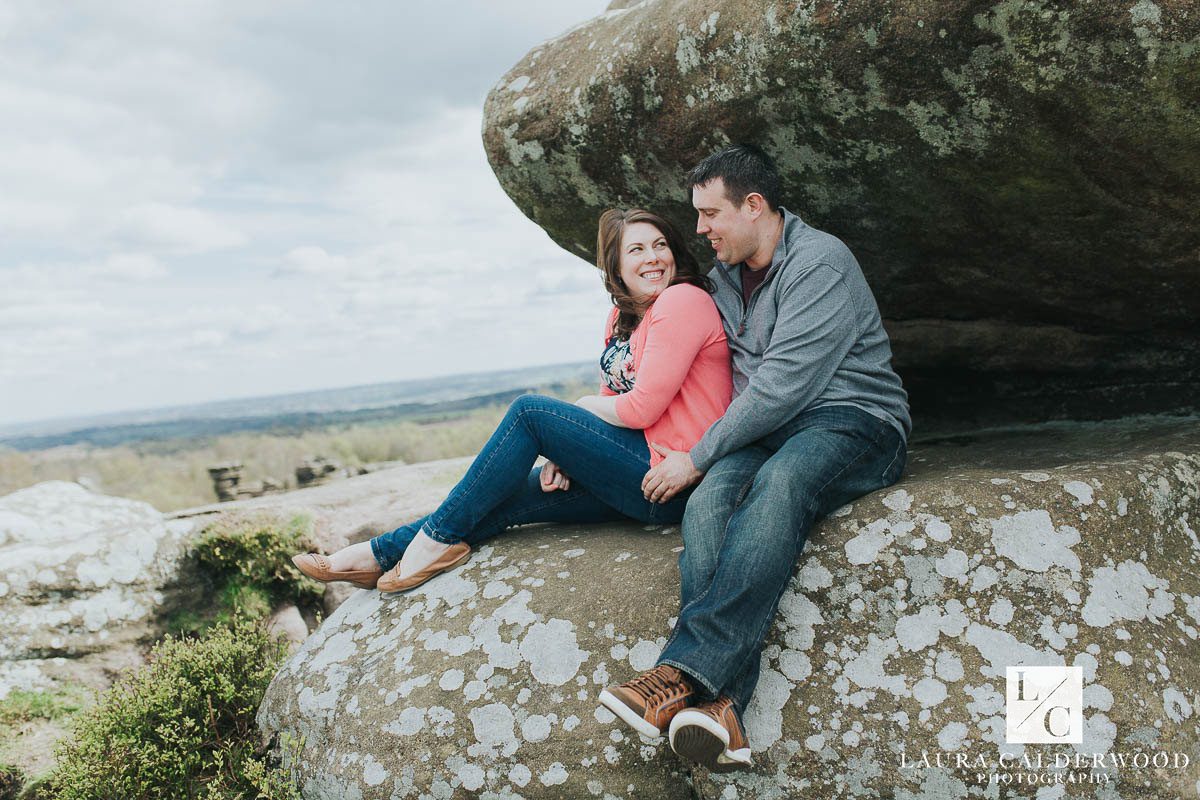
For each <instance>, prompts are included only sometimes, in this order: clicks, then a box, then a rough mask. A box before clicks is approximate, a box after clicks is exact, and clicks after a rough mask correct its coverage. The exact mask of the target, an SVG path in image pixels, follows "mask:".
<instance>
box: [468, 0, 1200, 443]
mask: <svg viewBox="0 0 1200 800" xmlns="http://www.w3.org/2000/svg"><path fill="white" fill-rule="evenodd" d="M483 140H484V144H485V147H486V150H487V153H488V158H489V160H490V161H491V164H492V167H493V169H494V170H495V173H496V176H497V177H498V178H499V180H500V183H501V185H502V186H503V187H504V189H505V190H506V191H507V192H508V194H509V195H510V196H511V197H512V199H513V200H514V202H515V203H516V204H517V206H518V207H519V208H520V209H521V210H522V211H523V212H524V213H525V214H526V215H528V216H529V217H530V218H531V219H532V220H533V221H534V222H536V223H537V224H538V225H540V226H541V227H542V228H544V229H545V230H546V232H547V233H549V235H550V236H551V237H552V238H553V239H554V240H555V241H556V242H558V243H559V244H560V245H562V246H563V247H564V248H566V249H567V250H568V251H570V252H572V253H575V254H577V255H580V256H582V257H584V258H588V259H590V258H591V257H592V254H593V249H594V242H595V236H596V234H595V230H596V220H597V218H598V216H599V214H600V212H601V211H602V210H603V209H605V208H606V207H610V206H614V205H617V206H628V205H641V206H647V207H650V208H653V209H656V210H659V211H661V212H663V213H665V214H666V215H667V216H669V217H670V218H672V219H673V220H674V221H675V222H677V223H678V224H679V225H680V226H681V227H682V228H683V229H684V230H690V229H692V228H693V227H694V225H695V214H694V212H693V211H692V210H691V208H690V205H689V202H688V197H687V195H686V193H685V192H684V191H683V189H682V176H683V175H684V174H685V172H686V171H687V169H688V168H690V167H691V166H692V165H694V164H695V163H696V162H697V161H698V160H699V159H700V158H701V157H703V156H705V155H707V154H708V153H710V152H712V151H713V150H715V149H717V148H718V147H720V146H723V145H725V144H727V143H729V142H731V141H752V142H756V143H758V144H760V145H762V146H763V147H764V148H765V149H766V150H768V151H769V152H770V153H772V154H773V155H774V156H775V158H776V159H777V160H778V162H779V164H780V167H781V169H782V173H783V178H784V184H785V192H784V195H785V198H786V205H787V206H788V207H789V208H790V209H791V210H792V211H794V212H796V213H798V214H800V215H801V216H802V217H803V218H805V219H806V220H808V221H809V222H811V223H812V224H814V225H816V226H818V227H821V228H823V229H826V230H828V231H830V232H832V233H834V234H835V235H837V236H839V237H841V238H842V239H843V240H845V241H846V242H847V243H848V244H849V245H850V247H851V249H852V250H853V251H854V253H855V254H856V255H857V256H858V258H859V260H860V262H861V263H862V265H863V268H864V271H865V272H866V274H867V277H868V279H869V280H870V282H871V284H872V286H873V288H874V290H875V293H876V296H877V298H878V300H879V304H880V307H881V309H882V312H883V315H884V318H885V323H886V326H887V329H888V331H889V333H890V334H891V336H892V339H893V344H894V350H895V357H896V365H897V367H898V369H899V371H900V372H901V374H902V376H903V377H904V379H905V382H906V385H907V386H908V387H909V388H910V389H911V390H912V395H913V399H914V410H915V412H916V414H917V415H918V416H920V417H925V418H929V417H932V416H935V415H938V414H942V415H949V414H954V415H957V416H962V417H975V418H989V419H999V418H1004V417H1012V418H1018V417H1024V418H1027V419H1040V418H1044V417H1045V416H1047V415H1052V416H1061V417H1074V418H1079V417H1089V418H1096V417H1101V416H1111V415H1113V414H1114V413H1115V412H1120V411H1130V410H1164V409H1170V408H1178V407H1191V408H1194V407H1195V399H1194V398H1195V396H1196V390H1197V388H1200V328H1197V327H1196V325H1195V320H1196V319H1197V317H1200V256H1198V253H1200V203H1198V202H1197V198H1198V197H1200V156H1198V155H1197V154H1200V14H1197V13H1196V9H1195V6H1194V4H1193V3H1189V2H1174V1H1168V0H1160V2H1154V0H1136V2H1135V1H1134V0H1129V2H1126V3H1096V2H1092V3H1053V2H1014V0H972V1H971V2H960V1H959V0H955V1H954V2H951V1H950V0H938V1H936V2H930V3H920V4H915V3H901V4H895V3H880V2H875V1H874V0H839V2H831V1H830V0H803V1H802V2H798V3H786V4H778V3H773V2H743V1H742V0H718V1H717V2H705V3H700V2H687V1H686V0H645V1H644V2H640V3H624V2H617V3H613V4H612V6H610V10H608V11H607V12H606V13H604V14H602V15H601V16H599V17H597V18H595V19H592V20H590V21H588V22H586V23H584V24H581V25H579V26H577V27H575V28H573V29H571V30H569V31H567V32H566V33H564V34H562V35H561V36H559V37H558V38H556V39H553V40H551V41H548V42H545V43H544V44H542V45H540V46H538V47H536V48H534V49H533V50H532V51H531V52H530V53H529V54H528V55H526V56H525V57H524V58H522V59H521V60H520V61H519V62H518V63H517V64H516V65H515V66H514V67H513V68H512V69H511V70H509V72H508V73H507V74H506V75H504V77H503V78H501V79H500V81H499V82H498V83H497V84H496V86H495V88H494V89H493V90H492V91H491V93H490V94H489V96H488V99H487V104H486V106H485V121H484V130H483ZM702 244H704V243H703V242H702V241H701V240H699V239H697V240H696V245H697V247H700V245H702ZM698 254H699V255H701V257H702V258H703V259H705V260H707V259H709V258H710V257H711V251H708V250H705V252H700V251H699V250H698Z"/></svg>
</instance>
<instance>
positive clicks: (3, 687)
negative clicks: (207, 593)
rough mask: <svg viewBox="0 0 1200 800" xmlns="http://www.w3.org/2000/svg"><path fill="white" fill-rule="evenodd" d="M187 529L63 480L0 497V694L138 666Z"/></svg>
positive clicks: (98, 678)
mask: <svg viewBox="0 0 1200 800" xmlns="http://www.w3.org/2000/svg"><path fill="white" fill-rule="evenodd" d="M194 528H195V524H194V523H193V522H192V521H189V520H167V519H165V518H164V517H163V515H162V514H161V513H160V512H159V511H156V510H155V509H154V508H153V507H152V506H150V505H149V504H147V503H143V502H141V501H137V500H126V499H124V498H120V497H109V496H106V495H101V494H96V493H94V492H90V491H88V490H87V489H85V488H84V487H82V486H80V485H79V484H76V483H68V482H66V481H49V482H46V483H40V484H37V485H36V486H31V487H29V488H27V489H21V490H20V491H17V492H13V493H12V494H9V495H6V496H4V497H0V629H3V631H4V635H3V636H2V637H0V699H3V698H4V697H5V696H7V695H8V694H9V692H10V691H12V690H13V689H14V688H21V689H32V688H38V687H43V686H47V685H50V684H52V683H54V682H56V681H66V682H69V683H82V684H84V685H88V686H91V687H93V688H104V687H105V686H107V684H108V682H109V681H110V680H111V678H112V675H113V674H115V673H116V672H118V671H120V670H122V669H126V668H128V667H130V666H134V665H136V664H139V663H140V662H141V652H142V649H143V647H144V645H145V642H146V641H147V640H149V639H152V638H154V637H156V636H157V635H158V627H157V621H158V613H159V611H160V609H161V607H162V605H163V603H164V601H165V599H167V598H166V595H167V594H169V593H171V592H172V591H173V588H172V587H173V586H174V585H175V583H176V578H177V576H178V574H179V566H180V561H181V559H182V557H183V555H184V553H185V552H186V549H187V542H188V540H189V538H190V535H191V534H192V533H193V531H194Z"/></svg>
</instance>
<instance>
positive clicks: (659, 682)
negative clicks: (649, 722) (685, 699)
mask: <svg viewBox="0 0 1200 800" xmlns="http://www.w3.org/2000/svg"><path fill="white" fill-rule="evenodd" d="M667 670H671V671H672V672H674V671H676V670H675V669H674V668H673V667H670V666H668V665H667V664H661V665H659V666H657V667H655V668H654V669H652V670H650V671H649V672H647V673H646V674H645V675H639V676H638V677H636V678H634V679H633V680H631V681H630V682H629V684H628V686H629V688H630V689H632V690H633V691H635V692H637V693H638V694H639V695H641V696H642V697H644V698H646V699H647V700H659V701H661V700H666V699H668V698H670V697H671V696H672V695H675V694H678V693H679V689H680V688H681V687H682V688H684V689H686V688H687V684H686V683H684V681H683V679H682V673H680V679H679V680H672V679H671V678H669V677H668V672H667Z"/></svg>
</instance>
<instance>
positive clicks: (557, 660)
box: [520, 619, 589, 686]
mask: <svg viewBox="0 0 1200 800" xmlns="http://www.w3.org/2000/svg"><path fill="white" fill-rule="evenodd" d="M520 652H521V656H522V657H523V658H524V659H525V660H526V661H528V662H529V671H530V672H531V673H532V674H533V677H534V678H536V679H537V680H539V681H541V682H542V683H546V684H550V685H551V686H561V685H563V684H564V683H566V682H567V681H569V680H571V679H572V678H574V677H575V675H576V673H578V672H579V668H580V667H581V666H583V662H585V661H587V659H588V657H589V654H588V653H586V652H584V651H583V650H580V649H579V645H578V642H577V640H576V638H575V626H574V625H573V624H571V622H569V621H568V620H565V619H551V620H550V621H549V622H547V623H545V624H543V623H536V624H534V625H531V626H530V628H529V631H528V633H526V634H525V638H524V639H523V640H522V641H521V646H520Z"/></svg>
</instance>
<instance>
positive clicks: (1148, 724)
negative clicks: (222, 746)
mask: <svg viewBox="0 0 1200 800" xmlns="http://www.w3.org/2000/svg"><path fill="white" fill-rule="evenodd" d="M1196 422H1197V420H1196V419H1195V418H1187V419H1182V420H1181V419H1170V418H1151V419H1139V420H1127V421H1121V422H1113V423H1103V424H1091V425H1060V426H1053V425H1051V426H1040V427H1037V428H1027V429H1022V430H1015V431H1003V432H992V433H987V432H984V433H974V434H971V435H970V436H961V437H947V438H944V439H942V440H941V441H938V442H927V443H925V444H923V445H922V444H918V445H915V446H914V448H913V451H912V460H911V466H910V469H909V471H908V472H907V474H906V475H905V477H904V479H903V480H902V482H901V483H900V484H899V485H897V486H895V487H892V488H890V489H888V490H885V491H883V492H879V493H876V494H874V495H870V496H868V497H865V498H862V499H860V500H859V501H857V502H855V503H854V504H852V505H850V506H847V507H845V508H843V509H841V510H839V511H838V512H837V513H836V514H834V515H833V516H832V517H831V518H830V519H828V520H827V521H826V522H824V523H823V524H822V525H821V526H819V527H818V528H817V529H816V531H815V532H814V533H813V535H812V537H811V538H810V541H809V544H808V546H807V548H806V551H805V554H804V557H803V558H802V559H801V561H800V562H799V565H798V570H797V573H796V576H795V578H794V580H793V582H792V584H791V586H790V587H789V588H788V590H787V592H786V593H785V595H784V597H783V601H782V604H781V610H780V613H779V616H778V619H777V623H776V625H775V629H774V631H773V632H772V634H771V638H770V640H769V644H768V646H767V649H766V657H765V658H764V660H763V671H762V676H761V680H760V683H759V688H758V692H757V694H756V695H755V699H754V702H753V704H752V706H751V708H750V709H749V710H748V712H747V714H746V726H747V732H748V735H749V738H750V744H751V746H752V748H753V750H754V752H755V766H754V769H753V771H751V772H748V773H744V774H740V775H735V776H717V775H710V774H707V773H706V772H705V771H703V770H701V769H691V768H690V767H689V765H687V764H685V763H683V762H681V761H679V760H678V759H677V758H676V757H675V756H674V755H673V754H672V753H671V752H670V749H669V747H668V746H667V745H666V743H665V742H664V741H661V740H655V741H651V740H648V739H644V738H641V737H639V736H637V735H636V734H634V733H632V732H631V731H630V730H629V729H628V728H626V727H625V726H623V725H622V724H620V723H619V722H618V721H616V720H615V719H614V718H613V717H612V715H611V714H609V713H607V712H606V711H604V710H602V709H600V708H598V706H597V704H596V700H595V698H596V695H597V694H598V692H599V690H600V689H601V688H602V687H603V686H605V685H606V684H609V683H611V682H614V681H621V680H625V679H626V678H628V677H630V676H632V675H633V674H635V673H636V672H638V671H639V670H643V669H646V668H648V667H649V666H651V665H652V664H653V663H654V660H655V657H656V655H657V654H658V652H659V650H660V648H661V647H662V645H663V644H664V642H665V636H666V635H667V633H668V631H669V629H670V625H671V622H672V616H673V614H674V613H675V610H676V608H675V602H676V592H677V590H678V577H677V568H676V563H675V562H676V555H677V553H678V552H679V550H680V546H681V542H680V539H679V536H678V532H677V531H676V530H674V529H644V528H641V527H639V526H603V527H596V528H590V529H589V528H580V527H530V528H527V529H524V530H520V531H515V532H511V533H509V534H507V535H505V536H503V537H500V538H497V539H495V540H493V541H492V542H491V543H490V544H488V545H486V546H484V547H482V548H480V549H479V551H478V552H476V554H475V555H474V557H473V558H472V560H471V561H470V562H469V563H468V564H466V565H464V566H463V567H461V568H459V569H457V570H455V571H454V572H453V573H450V574H448V575H445V576H442V577H440V578H438V579H437V580H435V581H432V582H430V583H429V584H427V585H426V586H425V587H422V588H420V589H418V590H416V591H414V592H413V593H411V594H409V595H405V596H384V595H381V594H380V593H378V592H375V591H358V592H356V593H355V594H354V595H353V596H352V597H351V598H350V599H349V600H348V601H347V602H346V603H344V604H343V605H342V606H341V607H340V608H339V609H338V610H337V611H336V613H334V614H333V615H332V616H331V617H330V618H329V619H327V620H326V621H325V622H324V624H323V625H322V626H321V627H320V628H319V629H318V630H317V631H316V632H315V633H314V634H313V635H312V636H311V637H310V638H309V639H308V641H307V642H305V644H304V645H303V647H302V648H301V649H300V650H299V651H298V652H297V653H296V654H295V655H294V656H293V657H292V658H291V660H290V661H289V662H287V664H286V665H285V666H284V667H283V669H282V670H281V671H280V672H279V674H278V675H277V676H276V678H275V680H274V681H273V683H272V684H271V687H270V688H269V689H268V692H267V695H266V697H265V699H264V701H263V704H262V707H261V709H260V712H259V723H260V726H261V728H262V730H263V733H264V735H265V736H267V737H268V738H270V739H271V740H273V741H274V742H275V743H276V746H277V748H278V749H279V752H280V753H281V755H282V756H283V758H284V759H285V761H286V763H287V764H288V765H289V766H290V767H291V768H292V770H293V771H294V774H295V775H296V776H297V777H298V778H299V780H300V783H301V786H302V787H303V792H304V796H305V797H306V798H354V799H357V800H368V799H369V798H408V797H411V798H417V797H421V798H426V797H432V798H450V797H476V796H478V797H493V798H498V797H529V798H533V797H591V796H594V797H605V798H613V797H655V798H659V797H680V798H682V797H704V798H718V797H719V798H722V800H732V798H737V797H761V798H769V797H780V798H782V797H801V796H803V797H808V796H812V797H834V796H849V797H856V798H893V797H894V798H906V799H907V800H913V799H915V798H935V797H936V798H962V797H992V798H996V797H1033V796H1034V795H1035V793H1036V795H1037V797H1039V798H1048V797H1056V798H1057V797H1101V798H1107V799H1108V800H1116V798H1135V797H1136V798H1163V799H1164V800H1165V799H1166V798H1177V797H1181V796H1187V795H1189V794H1192V793H1194V792H1195V791H1196V790H1197V785H1198V781H1200V766H1198V764H1200V715H1198V711H1200V646H1198V644H1197V640H1198V639H1200V630H1198V629H1200V577H1198V574H1200V573H1198V570H1197V567H1198V566H1200V539H1198V538H1197V535H1196V532H1195V530H1194V529H1193V528H1194V525H1195V520H1196V516H1197V511H1198V509H1200V429H1198V427H1197V425H1196ZM1019 665H1026V666H1029V665H1071V666H1078V667H1080V668H1081V669H1082V673H1083V679H1084V688H1083V694H1082V697H1083V708H1082V712H1083V715H1084V721H1083V741H1082V743H1081V744H1077V745H1033V744H1029V745H1019V744H1007V743H1006V734H1005V714H1006V694H1005V692H1006V668H1007V667H1008V666H1019ZM289 742H290V744H288V743H289ZM938 753H951V754H963V755H964V756H965V757H966V758H967V759H969V763H970V764H971V765H974V766H975V768H965V769H964V768H959V767H957V766H956V765H955V763H954V760H953V758H954V757H953V756H951V757H950V758H951V760H950V761H949V762H942V763H939V762H938V759H937V757H936V756H937V754H938ZM1136 753H1146V754H1150V755H1154V754H1158V753H1167V754H1175V755H1174V757H1175V759H1176V762H1175V763H1176V764H1177V765H1178V764H1180V757H1179V755H1178V754H1182V756H1183V757H1184V758H1183V760H1184V761H1186V762H1187V763H1186V764H1182V765H1178V766H1170V767H1168V768H1163V769H1154V768H1141V767H1139V766H1137V763H1136V762H1132V761H1128V762H1127V763H1126V764H1125V765H1124V766H1115V767H1114V766H1113V765H1112V764H1111V761H1107V760H1104V759H1102V760H1101V763H1100V764H1099V765H1098V766H1096V767H1094V768H1085V769H1082V770H1079V769H1070V770H1066V771H1063V770H1057V771H1056V770H1054V769H1050V770H1049V772H1048V774H1050V775H1051V779H1053V775H1054V774H1061V775H1062V776H1066V775H1067V774H1068V773H1071V774H1074V775H1075V780H1074V781H1069V782H1064V783H1061V784H1059V785H1057V786H1056V785H1054V784H1048V785H1042V786H1041V788H1029V787H1028V786H1019V785H1017V784H1015V783H1003V782H994V783H991V784H989V783H988V781H989V780H992V779H991V778H989V772H990V773H995V774H997V775H999V777H998V778H996V779H995V780H997V781H1004V780H1005V778H1004V770H1003V769H997V768H996V767H995V766H994V765H995V764H996V763H997V762H998V760H999V759H1000V757H1001V755H1002V754H1004V755H1005V757H1006V758H1009V759H1011V758H1013V757H1017V758H1019V757H1021V756H1030V757H1036V756H1041V757H1042V758H1043V759H1044V760H1045V761H1046V763H1047V764H1050V765H1053V764H1054V757H1055V756H1056V755H1058V756H1061V757H1063V758H1066V757H1074V756H1077V755H1080V754H1101V755H1102V756H1105V755H1106V756H1109V757H1112V756H1115V755H1118V754H1127V755H1128V756H1129V758H1132V757H1133V755H1134V754H1136ZM979 759H983V760H984V763H987V764H991V765H993V767H992V768H991V769H990V770H989V769H988V768H980V767H978V764H979V763H980V762H979ZM1017 771H1020V770H1019V769H1017V768H1012V769H1011V770H1010V773H1009V777H1008V780H1009V781H1014V780H1015V778H1014V777H1013V775H1012V772H1017ZM980 773H983V775H982V777H980ZM1084 779H1086V780H1084Z"/></svg>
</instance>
